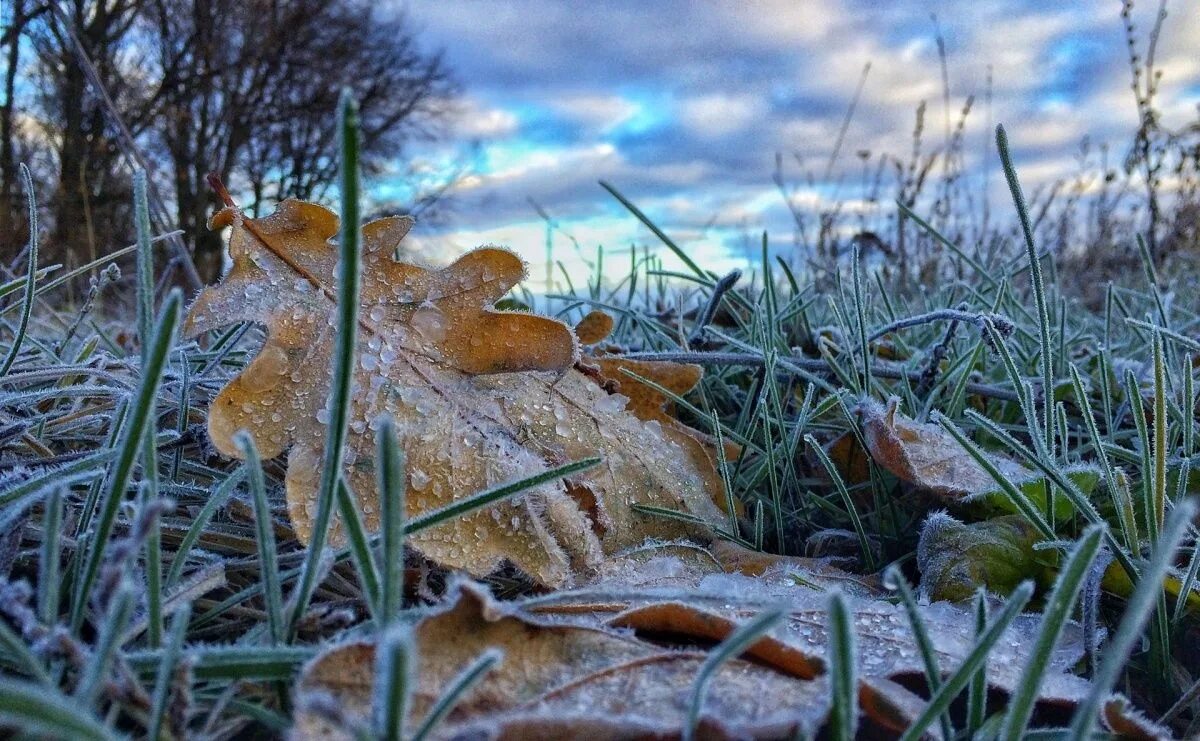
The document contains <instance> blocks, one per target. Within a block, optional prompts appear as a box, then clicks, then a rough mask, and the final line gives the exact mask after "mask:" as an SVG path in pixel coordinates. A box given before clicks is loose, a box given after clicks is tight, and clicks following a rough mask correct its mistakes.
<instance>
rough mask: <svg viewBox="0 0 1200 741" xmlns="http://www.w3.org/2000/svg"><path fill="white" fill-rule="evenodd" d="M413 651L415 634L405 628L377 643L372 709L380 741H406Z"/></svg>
mask: <svg viewBox="0 0 1200 741" xmlns="http://www.w3.org/2000/svg"><path fill="white" fill-rule="evenodd" d="M413 652H414V647H413V638H412V631H411V629H410V628H409V627H408V626H405V625H393V626H392V627H390V628H388V629H387V630H386V631H384V633H383V635H382V636H381V637H380V639H379V641H378V642H377V643H376V644H375V692H374V696H373V697H372V701H371V709H372V713H373V716H374V721H375V722H374V726H375V728H374V731H375V737H376V738H380V739H384V740H385V741H402V739H403V738H404V724H405V721H406V720H407V716H408V703H409V697H410V695H411V694H412V686H413V670H414V669H415V664H416V657H415V656H413Z"/></svg>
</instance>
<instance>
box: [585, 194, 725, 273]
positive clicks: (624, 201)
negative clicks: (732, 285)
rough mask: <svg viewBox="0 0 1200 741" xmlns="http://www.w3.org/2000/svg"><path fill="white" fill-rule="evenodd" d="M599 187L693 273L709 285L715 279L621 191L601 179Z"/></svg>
mask: <svg viewBox="0 0 1200 741" xmlns="http://www.w3.org/2000/svg"><path fill="white" fill-rule="evenodd" d="M600 187H601V188H604V189H605V190H607V191H608V192H609V193H610V194H612V197H613V198H616V199H617V200H618V201H619V202H620V203H621V205H622V206H624V207H625V208H626V209H627V210H628V211H629V213H631V214H633V215H634V216H635V217H637V220H638V221H640V222H642V223H643V224H645V226H646V228H647V229H649V230H650V231H651V232H652V233H653V234H654V236H656V237H658V239H659V241H661V242H662V243H663V244H664V245H666V247H667V249H669V250H671V252H674V253H675V256H676V257H678V258H679V259H680V261H682V262H683V264H684V265H687V267H688V269H689V270H691V271H692V272H693V273H695V274H696V275H697V276H699V277H700V278H702V279H704V280H705V281H706V282H707V283H708V284H709V285H711V284H712V281H713V280H714V279H715V277H716V276H715V275H713V274H710V273H709V272H708V271H707V270H702V269H701V268H700V266H699V265H697V264H696V261H695V260H693V259H692V258H691V257H690V256H689V255H688V254H687V252H685V251H684V250H683V249H681V248H680V247H679V245H677V244H675V242H674V241H673V240H672V239H671V238H670V237H668V236H667V235H666V234H664V233H663V231H662V229H659V228H658V225H657V224H655V223H654V222H653V221H651V220H650V217H648V216H646V214H644V213H642V211H641V209H639V208H638V207H637V206H635V205H633V203H632V202H631V201H630V200H629V199H628V198H626V197H625V196H623V195H621V193H620V192H619V191H618V190H617V189H616V188H614V187H613V186H611V185H609V184H608V183H606V182H604V181H603V180H601V181H600Z"/></svg>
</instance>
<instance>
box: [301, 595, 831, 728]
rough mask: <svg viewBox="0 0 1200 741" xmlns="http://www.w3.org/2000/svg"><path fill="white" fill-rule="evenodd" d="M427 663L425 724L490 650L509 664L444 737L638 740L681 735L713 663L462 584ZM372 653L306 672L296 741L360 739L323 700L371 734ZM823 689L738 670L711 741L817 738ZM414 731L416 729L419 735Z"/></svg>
mask: <svg viewBox="0 0 1200 741" xmlns="http://www.w3.org/2000/svg"><path fill="white" fill-rule="evenodd" d="M413 637H414V642H415V644H416V646H417V656H418V658H417V661H416V667H415V672H414V676H415V677H416V680H415V687H414V689H413V694H412V700H411V704H410V718H411V721H410V723H411V724H415V723H418V722H420V720H421V719H422V718H423V717H424V716H425V715H426V713H427V712H428V711H429V709H430V708H431V707H432V705H433V704H434V702H436V700H437V699H438V697H439V696H440V695H441V693H442V691H444V689H445V688H446V685H447V683H448V682H449V680H450V679H451V678H452V677H454V676H455V674H457V673H458V672H459V671H461V670H462V669H463V668H464V667H466V666H467V665H468V664H469V663H470V662H471V661H472V660H474V659H475V658H476V657H477V656H479V655H480V654H481V653H482V652H483V651H485V650H487V649H488V648H500V649H502V650H503V651H504V656H503V658H502V660H501V661H500V663H499V664H498V665H497V666H496V667H495V668H494V669H493V670H492V671H491V672H490V673H489V674H488V675H487V676H486V677H485V678H484V679H483V680H482V681H481V682H480V683H479V684H478V685H477V686H476V687H475V688H474V689H472V690H471V691H470V692H468V693H467V694H466V695H465V696H464V697H463V698H462V699H461V700H460V702H459V704H458V706H457V707H456V708H455V709H454V710H453V711H452V712H451V714H450V715H449V716H448V717H447V719H446V723H445V724H444V725H443V726H442V727H441V728H440V729H439V732H438V733H437V734H436V736H437V737H438V738H492V739H526V738H579V737H582V735H583V734H585V733H586V734H587V736H588V738H631V737H637V736H661V735H664V734H673V733H674V734H677V733H678V732H679V730H680V728H681V726H682V723H683V722H684V718H685V717H686V715H687V712H688V708H689V702H688V699H689V694H690V690H691V685H692V682H693V681H694V680H695V677H696V673H697V671H698V670H699V669H700V665H701V664H702V663H703V661H704V659H705V656H706V654H705V652H703V651H701V650H697V649H692V650H678V649H674V648H663V647H661V646H656V645H654V644H652V643H649V642H646V641H642V640H640V639H638V638H637V637H635V636H633V635H629V634H621V633H619V632H617V631H615V630H612V629H609V628H606V627H604V626H601V625H596V626H590V625H580V624H570V623H564V622H558V621H554V620H551V619H546V618H541V617H539V616H536V615H533V614H530V613H526V612H523V611H521V610H520V609H519V608H517V607H515V606H513V605H506V604H502V603H498V602H496V601H494V600H493V599H492V598H491V596H490V595H489V594H488V593H487V592H486V591H485V590H483V588H482V587H480V586H478V585H474V584H462V585H460V586H459V587H457V588H456V593H455V594H454V595H453V596H452V598H451V603H450V605H449V607H448V608H447V609H445V610H444V611H442V612H440V613H438V614H435V615H433V616H431V617H428V618H425V619H424V620H422V621H421V622H420V623H419V624H418V625H417V626H416V627H415V628H414V631H413ZM373 667H374V646H373V645H372V644H371V643H369V642H358V643H350V644H346V645H343V646H339V647H335V648H333V649H331V650H328V651H326V652H324V653H323V654H321V655H320V656H318V657H317V658H316V659H315V660H314V661H313V662H312V663H310V664H309V665H308V666H307V667H306V668H305V670H304V672H303V674H302V675H301V677H300V680H299V682H298V684H297V687H296V694H297V699H298V703H297V704H298V706H299V708H300V711H299V713H298V717H297V720H296V725H295V727H294V730H293V736H294V738H296V739H316V738H350V737H352V736H351V735H350V734H348V733H347V730H349V729H346V728H338V727H336V726H334V725H333V724H332V723H330V722H329V720H328V719H326V718H324V717H322V716H321V715H320V714H319V713H314V712H312V711H310V710H306V709H305V708H306V704H311V703H310V702H306V701H307V700H309V698H311V697H312V696H313V695H314V694H317V693H321V694H325V695H330V696H332V699H333V701H334V703H336V706H337V707H338V708H340V710H341V714H342V715H343V717H344V718H346V719H347V720H349V721H350V722H351V723H354V724H356V725H358V726H360V727H362V726H365V727H367V728H369V719H370V707H371V697H372V685H373V682H374V669H373ZM827 695H828V689H827V687H826V685H825V682H824V680H822V679H816V680H814V681H800V680H797V679H795V678H793V677H790V676H788V675H786V674H782V673H780V672H777V671H774V670H772V669H770V668H767V667H762V666H758V665H756V664H753V663H750V662H747V661H742V660H734V661H730V662H728V663H726V664H725V665H724V666H723V667H721V668H720V669H719V670H718V671H717V673H716V675H715V676H714V677H713V678H712V681H711V683H710V691H709V693H708V695H707V698H706V711H707V712H706V713H705V724H706V726H707V728H708V729H709V733H708V734H706V735H707V736H709V737H716V738H738V737H754V736H758V737H764V736H765V737H789V736H791V735H792V734H793V733H795V732H797V731H798V732H801V733H803V734H804V735H805V736H811V735H812V734H813V733H814V731H815V730H816V728H817V727H818V726H819V724H820V722H821V720H822V719H823V717H824V715H825V713H826V712H827V710H826V706H827V704H828V700H827V699H826V698H827ZM410 727H412V726H410Z"/></svg>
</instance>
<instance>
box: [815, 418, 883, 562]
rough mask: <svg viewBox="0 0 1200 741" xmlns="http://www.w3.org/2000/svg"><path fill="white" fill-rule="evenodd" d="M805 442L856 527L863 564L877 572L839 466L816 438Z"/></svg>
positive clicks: (855, 531) (869, 543)
mask: <svg viewBox="0 0 1200 741" xmlns="http://www.w3.org/2000/svg"><path fill="white" fill-rule="evenodd" d="M804 442H806V443H807V444H808V447H809V448H810V449H811V450H812V451H813V453H814V454H815V455H816V456H817V460H819V461H821V466H822V467H824V469H825V472H826V474H828V476H829V478H830V480H832V481H833V484H834V487H835V488H836V489H837V491H838V494H839V495H840V496H841V498H842V504H843V505H844V506H845V507H846V513H847V514H848V515H849V517H850V523H851V524H852V525H853V526H854V534H855V535H856V536H858V545H859V548H860V549H861V550H862V554H863V563H864V564H865V565H866V567H867V570H868V571H874V570H875V554H874V553H872V549H871V541H870V540H869V539H868V538H867V532H866V530H864V529H863V524H862V520H861V519H860V518H859V516H858V508H857V507H856V506H855V505H854V499H853V498H852V497H851V496H850V491H849V490H848V489H847V488H846V482H845V481H843V480H842V475H841V474H840V473H838V470H837V466H835V465H833V461H831V460H830V459H829V454H828V453H826V452H825V449H824V448H823V447H821V444H820V443H818V442H817V440H816V438H814V437H813V436H812V435H805V436H804Z"/></svg>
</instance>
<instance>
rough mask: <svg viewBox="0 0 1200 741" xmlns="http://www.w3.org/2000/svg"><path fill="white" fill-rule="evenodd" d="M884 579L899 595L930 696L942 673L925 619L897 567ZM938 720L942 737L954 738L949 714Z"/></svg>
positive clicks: (892, 567)
mask: <svg viewBox="0 0 1200 741" xmlns="http://www.w3.org/2000/svg"><path fill="white" fill-rule="evenodd" d="M884 578H885V579H886V585H887V586H888V587H890V588H892V589H895V590H896V593H897V594H899V595H900V604H901V605H903V606H904V612H905V614H907V615H908V624H909V626H910V627H911V628H912V632H913V638H915V639H916V642H917V649H918V650H919V651H920V652H921V661H922V663H924V664H925V681H926V682H927V683H928V684H929V692H930V693H931V694H932V693H934V692H937V691H938V689H940V688H941V686H942V671H941V669H940V668H939V667H938V663H937V654H936V653H935V652H934V650H933V641H931V640H930V639H929V630H928V629H927V628H926V627H925V619H924V618H923V617H921V610H920V608H919V607H918V606H917V597H916V595H915V594H913V591H912V587H910V586H909V585H908V580H907V579H905V578H904V574H902V573H901V572H900V569H899V568H898V567H896V566H890V567H888V569H887V571H886V572H885V573H884ZM939 718H940V721H939V722H940V723H941V727H942V737H943V738H946V739H952V738H954V724H953V723H951V722H950V714H949V713H942V715H941V716H939Z"/></svg>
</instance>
